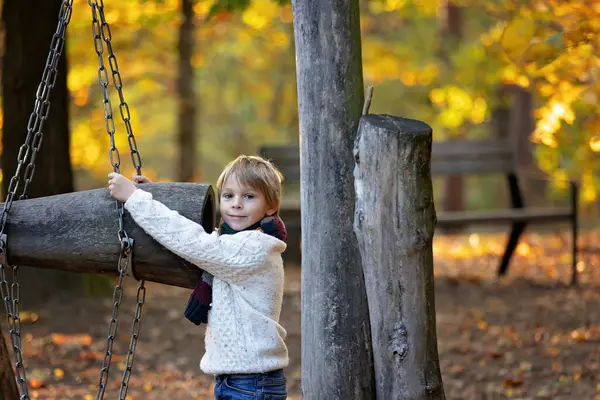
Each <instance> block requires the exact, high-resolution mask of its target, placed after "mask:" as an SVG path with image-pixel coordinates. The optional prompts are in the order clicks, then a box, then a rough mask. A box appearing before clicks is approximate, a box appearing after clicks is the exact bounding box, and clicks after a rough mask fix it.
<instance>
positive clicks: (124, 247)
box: [88, 0, 146, 400]
mask: <svg viewBox="0 0 600 400" xmlns="http://www.w3.org/2000/svg"><path fill="white" fill-rule="evenodd" d="M88 4H89V5H90V7H91V11H92V33H93V37H94V49H95V50H96V54H97V55H98V64H99V67H98V81H99V83H100V86H101V89H102V95H103V105H104V119H105V125H106V131H107V132H108V134H109V137H110V150H109V159H110V162H111V165H112V166H113V170H114V171H115V172H117V173H120V164H121V159H120V155H119V150H118V149H117V147H116V145H115V138H114V134H115V123H114V118H113V112H112V105H111V102H110V98H109V96H108V72H107V69H106V67H105V65H104V60H103V54H104V45H103V43H102V42H103V41H104V42H105V43H106V49H107V51H108V63H109V65H110V69H111V74H112V79H113V84H114V86H115V88H116V89H117V92H118V94H119V100H120V103H119V111H120V114H121V118H122V119H123V122H124V123H125V129H126V131H127V141H128V143H129V150H130V154H131V161H132V163H133V166H134V167H135V169H136V172H137V174H138V175H141V173H142V171H141V169H142V160H141V157H140V153H139V151H138V149H137V143H136V140H135V136H134V134H133V129H132V127H131V115H130V113H129V105H128V104H127V102H126V101H125V96H124V95H123V81H122V79H121V73H120V72H119V67H118V63H117V57H116V56H115V54H114V52H113V48H112V42H111V40H112V34H111V31H110V26H109V24H108V22H107V21H106V18H105V15H104V2H103V0H99V1H96V0H88ZM116 206H117V214H118V218H119V231H118V237H119V240H120V241H121V254H120V256H119V264H118V268H119V280H118V283H117V285H116V286H115V292H114V293H113V315H112V318H111V321H110V325H109V333H108V339H107V345H106V353H105V355H104V360H103V362H102V369H101V374H100V383H99V388H98V393H97V396H96V399H97V400H101V399H103V398H104V392H105V390H106V385H107V381H108V371H109V368H110V362H111V357H112V344H113V340H114V338H115V335H116V332H117V326H118V322H117V321H118V309H119V305H120V304H121V297H122V288H121V285H122V281H123V275H124V274H125V273H126V271H127V267H128V266H129V264H130V262H131V255H132V248H133V239H130V238H129V237H128V236H127V232H126V231H125V229H124V226H123V214H124V205H123V203H122V202H120V201H117V202H116ZM123 259H125V260H126V263H125V264H123ZM145 299H146V288H145V282H144V281H143V280H141V281H140V284H139V287H138V291H137V302H136V309H135V315H134V318H133V326H132V334H131V338H130V341H129V350H128V352H127V361H126V364H125V370H124V372H123V377H122V379H121V386H120V389H119V400H125V398H126V397H127V390H128V385H129V379H130V378H131V371H132V368H133V362H134V358H135V349H136V346H137V340H138V338H139V332H140V327H141V317H142V308H143V306H144V302H145Z"/></svg>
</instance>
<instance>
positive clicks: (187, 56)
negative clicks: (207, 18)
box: [177, 0, 197, 182]
mask: <svg viewBox="0 0 600 400" xmlns="http://www.w3.org/2000/svg"><path fill="white" fill-rule="evenodd" d="M194 2H195V1H194V0H182V2H181V3H182V5H181V10H182V16H183V22H182V24H181V26H180V27H179V42H178V46H177V47H178V51H179V79H178V85H177V92H178V97H179V109H178V118H179V119H178V121H179V132H178V143H179V170H178V172H177V179H178V180H179V181H180V182H190V181H192V180H193V179H194V178H195V169H196V165H197V160H196V112H197V110H196V93H195V91H194V68H193V67H192V57H193V55H194Z"/></svg>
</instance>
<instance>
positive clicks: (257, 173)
mask: <svg viewBox="0 0 600 400" xmlns="http://www.w3.org/2000/svg"><path fill="white" fill-rule="evenodd" d="M233 175H235V179H236V180H237V181H238V182H239V183H240V184H241V185H244V186H249V187H251V188H253V189H254V190H258V191H260V192H261V193H262V195H263V196H264V197H265V201H266V202H267V205H268V206H269V208H272V209H274V210H277V211H276V212H275V214H279V207H280V206H281V196H282V188H281V182H283V174H282V173H281V172H280V171H279V170H278V169H277V168H276V167H275V166H274V165H273V164H271V162H270V161H268V160H265V159H264V158H262V157H259V156H246V155H241V156H239V157H237V158H236V159H235V160H233V161H231V162H230V163H229V164H227V165H226V166H225V168H224V169H223V172H221V175H220V176H219V179H217V193H218V196H219V199H220V198H221V190H222V189H223V185H224V184H225V182H226V181H227V179H228V178H229V177H231V176H233Z"/></svg>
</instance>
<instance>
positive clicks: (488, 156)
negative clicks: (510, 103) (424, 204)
mask: <svg viewBox="0 0 600 400" xmlns="http://www.w3.org/2000/svg"><path fill="white" fill-rule="evenodd" d="M260 155H261V156H263V157H265V158H267V159H269V160H271V161H272V162H273V163H274V164H275V165H276V166H277V168H279V169H280V171H281V172H282V173H283V175H284V177H285V180H286V182H288V183H292V182H298V181H299V180H300V152H299V148H298V147H297V146H264V147H262V148H261V149H260ZM513 172H515V162H514V153H513V151H512V149H511V148H510V145H509V143H508V142H507V141H503V140H480V141H472V140H453V141H447V142H436V143H433V145H432V149H431V174H432V175H451V174H456V175H477V174H509V173H513Z"/></svg>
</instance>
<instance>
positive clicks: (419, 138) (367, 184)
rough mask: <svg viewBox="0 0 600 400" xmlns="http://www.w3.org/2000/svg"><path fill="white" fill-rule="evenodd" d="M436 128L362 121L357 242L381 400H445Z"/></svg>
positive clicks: (392, 120) (394, 120)
mask: <svg viewBox="0 0 600 400" xmlns="http://www.w3.org/2000/svg"><path fill="white" fill-rule="evenodd" d="M431 141H432V132H431V128H430V127H429V126H428V125H427V124H425V123H423V122H421V121H415V120H410V119H405V118H398V117H391V116H388V115H373V114H371V115H367V116H364V117H362V118H361V121H360V127H359V130H358V137H357V139H356V146H355V150H354V151H355V153H354V156H355V160H356V167H355V170H354V177H355V187H356V212H355V219H354V230H355V232H356V235H357V237H358V242H359V246H360V252H361V256H362V265H363V271H364V274H365V283H366V287H367V297H368V303H369V313H370V317H371V335H372V341H373V354H374V361H375V377H376V378H375V379H376V388H377V398H378V399H397V400H434V399H435V400H441V399H445V396H444V390H443V385H442V376H441V373H440V365H439V358H438V350H437V336H436V322H435V296H434V281H433V250H432V241H433V233H434V226H435V208H434V204H433V188H432V183H431V171H430V165H431Z"/></svg>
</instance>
